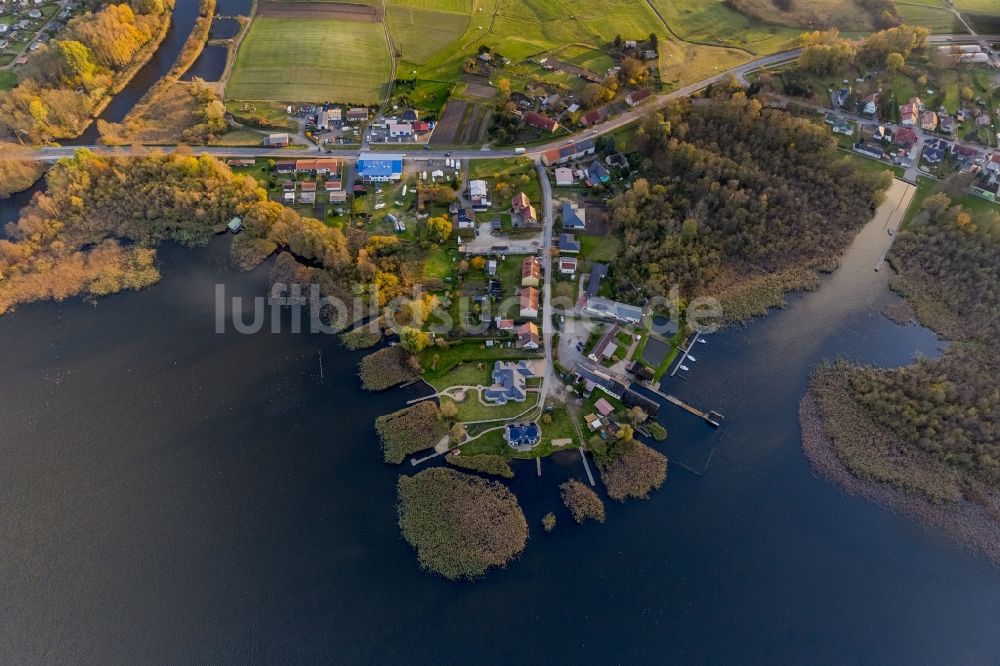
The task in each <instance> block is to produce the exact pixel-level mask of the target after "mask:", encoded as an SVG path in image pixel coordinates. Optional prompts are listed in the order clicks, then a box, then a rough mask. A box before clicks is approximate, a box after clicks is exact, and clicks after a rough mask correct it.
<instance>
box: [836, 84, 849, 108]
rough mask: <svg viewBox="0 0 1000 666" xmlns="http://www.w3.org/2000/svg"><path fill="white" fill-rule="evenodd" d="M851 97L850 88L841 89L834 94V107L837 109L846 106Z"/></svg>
mask: <svg viewBox="0 0 1000 666" xmlns="http://www.w3.org/2000/svg"><path fill="white" fill-rule="evenodd" d="M850 96H851V89H850V88H841V89H840V90H838V91H837V92H835V93H833V105H834V106H837V107H841V106H844V104H846V103H847V98H848V97H850Z"/></svg>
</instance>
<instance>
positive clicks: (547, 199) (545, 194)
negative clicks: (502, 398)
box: [535, 159, 555, 409]
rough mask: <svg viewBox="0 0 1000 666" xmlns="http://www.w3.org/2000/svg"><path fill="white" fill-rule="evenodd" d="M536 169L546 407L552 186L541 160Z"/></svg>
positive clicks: (549, 368)
mask: <svg viewBox="0 0 1000 666" xmlns="http://www.w3.org/2000/svg"><path fill="white" fill-rule="evenodd" d="M535 169H536V170H537V171H538V180H539V182H541V184H542V220H543V227H544V229H543V239H544V243H543V247H544V251H543V252H542V271H543V277H544V279H545V282H544V284H543V285H542V299H543V300H542V347H543V348H544V349H545V374H544V375H542V390H541V395H540V396H539V398H538V403H539V404H540V405H542V408H543V409H544V407H545V398H546V396H547V395H548V392H549V387H550V386H552V383H553V381H554V377H553V367H554V366H553V358H552V354H553V350H552V326H553V324H552V319H553V317H554V315H555V311H554V309H553V307H552V253H551V252H550V251H549V249H550V248H551V247H552V225H553V215H552V184H551V183H550V182H549V176H548V174H546V173H545V167H544V166H542V161H541V160H540V159H536V160H535Z"/></svg>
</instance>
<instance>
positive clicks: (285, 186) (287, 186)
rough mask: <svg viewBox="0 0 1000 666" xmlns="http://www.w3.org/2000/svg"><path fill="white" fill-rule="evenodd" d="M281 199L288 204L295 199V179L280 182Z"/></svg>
mask: <svg viewBox="0 0 1000 666" xmlns="http://www.w3.org/2000/svg"><path fill="white" fill-rule="evenodd" d="M281 200H282V201H283V202H284V203H286V204H290V203H293V202H294V201H295V181H294V180H286V181H285V182H283V183H282V184H281Z"/></svg>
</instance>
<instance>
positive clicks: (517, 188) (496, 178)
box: [469, 157, 542, 215]
mask: <svg viewBox="0 0 1000 666" xmlns="http://www.w3.org/2000/svg"><path fill="white" fill-rule="evenodd" d="M469 177H470V178H483V179H485V180H487V181H488V182H489V185H490V188H491V190H492V191H493V192H494V197H493V198H494V202H493V207H494V208H495V209H498V210H506V209H508V208H510V199H509V198H508V199H507V200H506V201H499V200H497V199H498V197H497V196H496V186H497V185H498V184H501V183H507V184H508V185H510V187H511V190H512V195H513V194H517V192H524V193H525V194H527V195H528V198H529V199H531V202H532V203H533V204H534V205H535V206H536V207H538V205H539V203H540V202H541V199H542V190H541V185H540V184H539V182H538V172H537V171H535V165H534V164H533V163H532V161H531V160H529V159H527V158H523V157H521V158H515V159H510V158H500V159H492V160H470V164H469ZM539 215H541V211H539Z"/></svg>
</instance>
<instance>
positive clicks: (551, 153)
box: [542, 139, 597, 166]
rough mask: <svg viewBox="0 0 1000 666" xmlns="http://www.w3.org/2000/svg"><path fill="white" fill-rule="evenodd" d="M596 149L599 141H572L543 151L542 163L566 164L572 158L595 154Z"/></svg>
mask: <svg viewBox="0 0 1000 666" xmlns="http://www.w3.org/2000/svg"><path fill="white" fill-rule="evenodd" d="M596 150H597V143H596V142H595V141H594V140H593V139H583V140H582V141H571V142H569V143H567V144H565V145H562V146H560V147H559V148H553V149H552V150H547V151H545V152H544V153H542V164H544V165H545V166H552V165H553V164H565V163H566V162H569V161H570V160H577V159H580V158H581V157H586V156H587V155H593V154H594V152H595V151H596Z"/></svg>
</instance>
